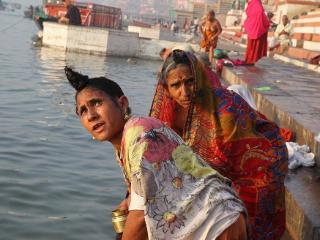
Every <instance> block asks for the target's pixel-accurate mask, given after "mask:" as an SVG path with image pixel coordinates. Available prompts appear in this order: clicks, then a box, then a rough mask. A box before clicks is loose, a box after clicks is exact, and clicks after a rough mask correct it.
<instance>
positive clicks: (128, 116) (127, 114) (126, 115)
mask: <svg viewBox="0 0 320 240" xmlns="http://www.w3.org/2000/svg"><path fill="white" fill-rule="evenodd" d="M129 118H130V115H129V113H128V112H125V114H124V116H123V119H124V120H125V121H127V120H128V119H129Z"/></svg>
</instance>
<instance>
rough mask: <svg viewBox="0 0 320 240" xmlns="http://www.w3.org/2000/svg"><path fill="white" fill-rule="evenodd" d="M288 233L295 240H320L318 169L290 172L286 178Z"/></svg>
mask: <svg viewBox="0 0 320 240" xmlns="http://www.w3.org/2000/svg"><path fill="white" fill-rule="evenodd" d="M285 185H286V211H287V212H286V217H287V222H286V225H287V231H288V232H289V234H290V236H291V237H292V239H294V240H300V239H307V240H309V239H310V240H319V239H320V238H319V237H320V173H319V169H316V168H311V169H307V168H302V169H298V170H296V171H290V172H289V174H288V175H287V177H286V181H285Z"/></svg>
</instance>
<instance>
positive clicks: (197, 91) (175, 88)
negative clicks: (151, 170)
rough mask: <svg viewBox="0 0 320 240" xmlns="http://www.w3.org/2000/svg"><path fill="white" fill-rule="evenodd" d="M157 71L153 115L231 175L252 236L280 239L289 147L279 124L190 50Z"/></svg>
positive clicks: (262, 239)
mask: <svg viewBox="0 0 320 240" xmlns="http://www.w3.org/2000/svg"><path fill="white" fill-rule="evenodd" d="M158 77H159V81H158V85H157V87H156V91H155V95H154V99H153V102H152V106H151V110H150V116H152V117H155V118H158V119H160V120H161V121H163V122H164V123H165V124H166V125H167V126H169V127H170V128H172V129H173V130H175V131H176V132H177V133H178V134H179V135H180V136H181V137H182V138H183V140H184V141H185V142H186V143H187V144H188V146H190V147H191V148H192V149H193V150H194V151H195V152H196V153H197V154H198V155H199V156H201V157H202V158H203V159H204V160H205V161H206V162H207V163H209V164H210V166H211V167H212V168H214V169H216V170H217V171H219V172H220V173H221V174H223V175H224V176H226V177H228V178H229V179H231V180H232V182H233V186H234V187H235V189H236V190H237V191H238V193H239V196H240V198H241V200H243V202H244V203H245V206H246V208H247V209H248V213H249V224H250V228H251V238H250V239H253V240H279V239H281V236H282V235H283V233H284V230H285V223H286V220H285V213H286V212H285V188H284V177H285V175H286V172H287V168H288V153H287V148H286V145H285V142H284V141H283V139H282V137H281V136H280V133H279V128H278V126H277V125H276V124H275V123H273V122H271V121H269V120H268V119H267V118H266V117H265V116H264V115H262V114H261V113H259V112H258V111H256V110H254V109H253V108H251V107H250V106H249V104H248V103H247V102H245V100H243V98H242V97H241V96H239V95H238V94H236V93H233V92H231V91H228V90H227V89H224V88H218V87H212V84H211V82H210V80H209V78H208V75H207V74H206V72H205V69H204V66H203V64H202V63H201V62H200V61H199V59H197V58H196V56H195V55H193V54H191V53H189V52H183V51H179V50H175V51H173V52H172V53H171V54H170V55H169V56H168V57H167V58H166V60H165V61H164V63H163V65H162V69H161V74H160V75H159V76H158Z"/></svg>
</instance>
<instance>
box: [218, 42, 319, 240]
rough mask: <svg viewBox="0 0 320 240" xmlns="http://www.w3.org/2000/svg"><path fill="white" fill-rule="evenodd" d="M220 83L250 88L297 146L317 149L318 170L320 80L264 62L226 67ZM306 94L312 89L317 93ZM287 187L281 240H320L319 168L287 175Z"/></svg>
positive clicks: (286, 66) (263, 109) (287, 66)
mask: <svg viewBox="0 0 320 240" xmlns="http://www.w3.org/2000/svg"><path fill="white" fill-rule="evenodd" d="M231 47H234V46H233V45H232V46H230V48H231ZM239 50H240V49H239ZM222 78H223V80H225V81H226V82H228V83H229V84H242V85H245V86H247V87H248V89H249V90H250V92H251V93H252V95H253V97H254V99H255V100H256V104H257V106H258V109H259V111H260V112H262V113H263V114H265V115H266V116H267V117H268V118H269V119H271V120H273V121H274V122H276V123H277V124H278V125H279V126H281V127H288V128H290V129H292V130H293V131H295V132H296V134H297V141H298V143H299V144H303V143H304V144H305V143H307V144H308V145H309V146H313V152H315V153H316V155H317V157H318V159H317V165H318V166H320V159H319V156H320V143H317V142H316V141H315V140H314V134H312V132H319V131H320V126H319V124H317V123H319V120H320V104H317V101H318V103H319V99H320V78H319V75H318V74H316V73H311V72H310V71H308V70H305V69H303V68H299V67H295V66H292V65H291V64H285V63H282V62H280V61H276V60H273V59H269V58H266V59H263V60H261V61H259V62H258V64H257V65H256V66H251V67H245V66H241V67H240V66H239V67H233V68H230V67H224V68H223V71H222ZM277 82H278V83H277ZM258 86H270V87H271V91H267V92H261V91H258V90H257V89H256V88H255V87H258ZM307 89H309V90H311V89H314V92H313V93H311V92H308V91H309V90H307ZM306 91H307V92H306ZM312 142H313V143H312ZM285 186H286V227H287V231H286V234H285V236H283V237H282V238H281V240H292V239H293V240H319V239H320V168H319V167H314V168H300V169H297V170H293V171H289V173H288V175H287V177H286V180H285Z"/></svg>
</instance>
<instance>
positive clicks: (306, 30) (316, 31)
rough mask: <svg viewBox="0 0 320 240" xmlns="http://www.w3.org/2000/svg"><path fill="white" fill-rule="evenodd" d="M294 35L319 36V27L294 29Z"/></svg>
mask: <svg viewBox="0 0 320 240" xmlns="http://www.w3.org/2000/svg"><path fill="white" fill-rule="evenodd" d="M293 32H294V33H312V34H320V26H303V27H298V26H296V27H294V29H293Z"/></svg>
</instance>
